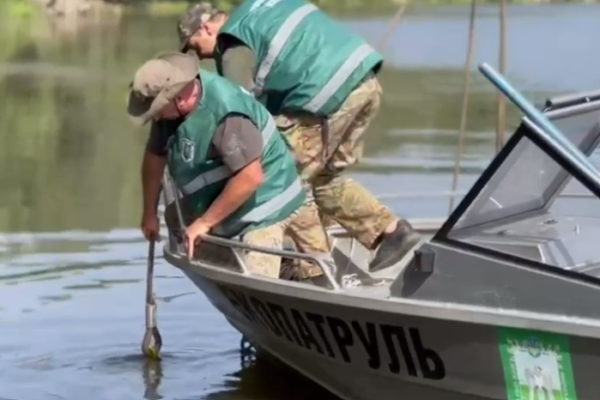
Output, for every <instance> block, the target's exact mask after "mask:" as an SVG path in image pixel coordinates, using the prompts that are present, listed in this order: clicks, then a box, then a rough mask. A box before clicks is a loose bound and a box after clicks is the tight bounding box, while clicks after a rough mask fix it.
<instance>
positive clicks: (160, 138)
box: [146, 120, 181, 157]
mask: <svg viewBox="0 0 600 400" xmlns="http://www.w3.org/2000/svg"><path fill="white" fill-rule="evenodd" d="M180 123H181V121H179V120H166V121H165V120H163V121H158V122H155V121H152V124H151V125H150V134H149V135H148V140H147V141H146V151H147V152H149V153H152V154H154V155H156V156H162V157H166V155H167V144H168V143H169V137H171V136H172V135H173V134H175V131H176V130H177V127H178V126H179V124H180Z"/></svg>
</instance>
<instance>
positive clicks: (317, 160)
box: [277, 74, 397, 278]
mask: <svg viewBox="0 0 600 400" xmlns="http://www.w3.org/2000/svg"><path fill="white" fill-rule="evenodd" d="M381 95H382V89H381V86H380V85H379V82H378V80H377V78H376V77H375V76H374V75H372V74H371V75H370V76H368V77H367V78H366V79H365V80H364V81H363V82H362V83H361V84H360V85H359V86H358V87H357V88H356V89H355V90H354V91H353V92H352V93H351V94H350V95H349V96H348V98H347V99H346V100H345V101H344V103H343V104H342V106H341V107H340V109H339V110H338V111H337V112H336V113H334V114H332V115H331V116H329V118H328V119H327V121H326V124H327V127H326V128H325V129H327V130H328V132H327V136H328V143H325V144H324V143H323V135H322V133H323V129H324V126H325V125H324V121H323V120H322V119H320V118H318V117H316V116H314V115H310V114H303V113H293V114H292V113H285V114H283V115H280V116H278V118H277V121H278V127H279V128H280V130H281V132H282V133H283V134H284V135H285V136H286V138H287V139H288V141H289V142H290V144H291V146H292V147H293V149H294V152H295V155H296V160H297V165H298V170H299V171H300V172H301V174H302V178H303V180H304V184H305V185H306V186H307V187H310V188H311V189H312V193H313V196H314V201H315V206H309V207H306V208H304V209H303V210H301V211H300V213H299V215H298V218H296V219H295V220H294V221H292V222H291V223H290V225H289V226H288V234H289V235H290V236H291V237H292V239H294V242H295V244H296V246H297V247H298V250H300V251H302V252H305V251H306V252H323V251H327V252H328V251H329V244H328V240H327V236H326V235H325V231H324V227H326V226H330V225H332V224H333V223H334V222H337V223H338V224H339V225H341V226H342V227H343V228H344V229H346V231H348V233H349V234H350V235H351V236H352V237H354V238H356V239H357V240H358V241H359V242H360V243H361V244H362V245H363V246H365V247H366V248H367V249H370V250H373V249H374V248H376V247H377V245H378V239H379V238H380V236H381V234H382V233H383V232H384V231H385V229H386V228H387V227H388V226H389V225H390V224H392V223H393V222H394V221H396V219H397V218H396V217H395V216H394V215H393V213H392V212H391V211H390V210H389V209H388V208H387V207H385V206H384V205H383V204H381V203H380V202H379V201H378V200H377V199H376V198H375V196H373V195H372V194H371V193H370V192H369V191H368V190H367V189H366V188H364V187H363V186H362V185H360V184H359V183H358V182H356V181H354V180H352V179H350V178H345V177H342V176H341V174H342V172H343V171H344V170H345V169H346V168H348V167H349V166H351V165H353V164H356V163H357V162H358V161H359V159H360V158H361V157H362V154H363V134H364V132H365V131H366V130H367V128H368V127H369V124H370V123H371V121H372V120H373V119H374V117H375V116H376V115H377V112H378V111H379V108H380V104H381ZM323 145H326V146H328V149H329V152H328V153H329V154H328V157H327V158H326V159H325V160H324V159H323V158H322V150H323ZM321 274H322V272H321V271H320V269H318V268H317V267H315V266H310V267H309V266H307V265H301V267H300V277H301V278H308V277H315V276H318V275H321Z"/></svg>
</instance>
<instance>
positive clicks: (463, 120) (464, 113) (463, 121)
mask: <svg viewBox="0 0 600 400" xmlns="http://www.w3.org/2000/svg"><path fill="white" fill-rule="evenodd" d="M476 12H477V0H471V13H470V16H469V39H468V44H467V59H466V61H465V86H464V89H463V99H462V110H461V115H460V129H459V132H458V144H457V145H456V156H455V159H454V175H453V176H452V191H451V193H450V203H449V204H448V214H450V213H451V212H452V209H453V208H454V198H455V192H456V188H457V186H458V176H459V175H460V160H461V158H462V153H463V147H464V141H465V134H466V130H467V117H468V115H469V92H470V91H471V64H473V48H474V47H475V14H476Z"/></svg>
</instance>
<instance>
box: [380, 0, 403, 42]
mask: <svg viewBox="0 0 600 400" xmlns="http://www.w3.org/2000/svg"><path fill="white" fill-rule="evenodd" d="M408 3H410V0H408V1H406V2H405V3H402V4H401V5H400V8H398V11H396V15H394V18H393V19H392V21H391V22H390V25H389V27H388V29H387V31H385V33H384V34H383V36H382V37H381V39H380V40H379V43H378V45H377V50H379V51H382V50H383V47H384V46H385V44H386V43H387V41H388V39H389V38H390V36H391V35H392V32H394V29H396V27H397V26H398V24H399V23H400V19H401V18H402V15H403V14H404V11H406V7H407V6H408Z"/></svg>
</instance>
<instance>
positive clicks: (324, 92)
mask: <svg viewBox="0 0 600 400" xmlns="http://www.w3.org/2000/svg"><path fill="white" fill-rule="evenodd" d="M317 10H318V8H317V7H316V6H315V5H314V4H307V5H304V6H302V7H300V8H298V9H297V10H296V11H294V12H293V13H292V14H290V16H289V17H287V19H286V20H285V21H284V22H283V24H282V25H281V27H280V28H279V29H278V30H277V33H276V34H275V36H274V37H273V40H271V43H270V44H269V50H268V51H267V55H266V56H265V58H264V59H263V60H262V62H261V63H260V65H259V67H258V72H257V73H256V78H255V79H254V87H253V88H252V92H253V93H254V96H255V97H257V98H258V97H259V96H260V95H262V91H263V88H264V86H265V81H266V80H267V76H268V75H269V72H270V71H271V67H272V66H273V64H274V63H275V60H277V57H278V56H279V53H281V51H282V50H283V48H284V46H285V44H286V43H287V41H288V40H289V38H290V37H291V36H292V33H293V32H294V29H296V27H297V26H298V24H300V22H302V20H303V19H304V18H305V17H306V16H308V15H309V14H310V13H312V12H313V11H317ZM373 52H375V49H374V48H373V47H371V46H370V45H369V44H363V45H362V46H360V47H359V48H357V49H356V50H354V52H353V53H352V54H351V55H350V57H348V59H347V60H346V61H345V62H344V64H342V66H341V67H340V69H338V70H337V72H336V73H335V74H334V75H333V76H332V77H331V79H330V80H329V82H327V84H325V86H323V88H322V89H321V91H319V93H317V94H316V95H315V96H314V97H313V98H312V99H311V100H310V101H309V102H308V104H306V106H304V109H305V110H306V111H309V112H312V113H316V112H317V111H318V110H319V109H320V108H321V107H323V105H325V103H327V101H328V100H329V99H330V98H331V97H332V96H333V95H334V94H335V92H336V91H337V90H338V89H339V88H340V87H341V86H342V85H343V84H344V82H346V80H347V79H348V78H349V77H350V75H352V73H353V72H354V71H355V70H356V68H358V67H359V66H360V64H361V63H362V62H363V61H364V60H365V59H366V58H367V57H368V56H369V55H371V54H372V53H373Z"/></svg>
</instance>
